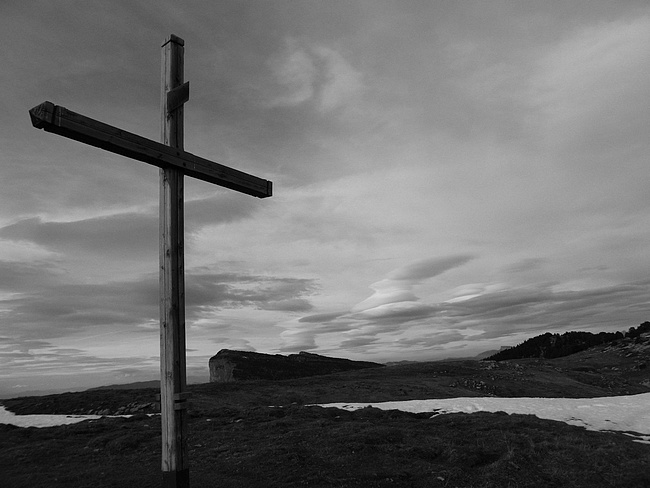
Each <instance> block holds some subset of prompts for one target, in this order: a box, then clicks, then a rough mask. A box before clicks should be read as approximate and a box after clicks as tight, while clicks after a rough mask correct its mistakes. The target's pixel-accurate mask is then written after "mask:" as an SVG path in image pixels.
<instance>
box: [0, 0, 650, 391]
mask: <svg viewBox="0 0 650 488" xmlns="http://www.w3.org/2000/svg"><path fill="white" fill-rule="evenodd" d="M0 32H1V34H0V36H1V37H2V49H1V50H0V61H1V63H2V69H1V70H0V80H1V81H2V86H3V91H2V94H0V100H1V102H2V111H1V112H0V126H1V127H2V130H1V131H0V138H1V140H0V148H1V149H0V199H1V200H0V300H1V301H0V366H1V367H0V393H3V392H6V391H10V392H16V393H19V392H21V391H25V390H33V389H43V388H49V387H52V388H80V387H86V386H95V385H99V384H107V383H118V382H129V381H139V380H146V379H153V378H155V377H156V375H157V372H158V364H159V339H158V169H157V168H155V167H152V166H149V165H147V164H144V163H141V162H137V161H133V160H129V159H126V158H123V157H120V156H116V155H113V154H111V153H108V152H106V151H102V150H99V149H95V148H92V147H90V146H85V145H83V144H80V143H78V142H75V141H72V140H69V139H66V138H63V137H60V136H57V135H53V134H49V133H45V132H44V131H39V130H36V129H34V128H32V126H31V123H30V119H29V116H28V110H29V109H30V108H32V107H34V106H35V105H38V104H39V103H41V102H43V101H45V100H50V101H52V102H54V103H55V104H57V105H62V106H64V107H66V108H68V109H70V110H73V111H75V112H78V113H81V114H84V115H86V116H89V117H92V118H95V119H99V120H101V121H103V122H105V123H108V124H111V125H114V126H118V127H120V128H122V129H125V130H128V131H131V132H134V133H136V134H139V135H142V136H144V137H148V138H151V139H154V140H158V139H159V137H160V129H159V118H160V116H159V112H160V107H159V100H160V52H161V44H162V43H163V41H164V40H165V38H166V37H167V36H168V35H169V34H172V33H173V34H175V35H177V36H179V37H181V38H183V39H184V40H185V78H186V80H189V81H190V86H191V89H190V101H189V102H188V103H187V104H186V106H185V148H186V150H187V151H189V152H192V153H194V154H197V155H199V156H202V157H205V158H208V159H211V160H213V161H217V162H219V163H221V164H225V165H227V166H231V167H234V168H237V169H240V170H242V171H246V172H248V173H252V174H254V175H256V176H259V177H262V178H265V179H269V180H272V181H273V182H274V193H275V194H274V196H273V197H272V198H269V199H256V198H254V197H250V196H247V195H243V194H239V193H237V192H234V191H232V190H227V189H223V188H220V187H217V186H214V185H210V184H208V183H205V182H201V181H197V180H191V179H189V178H186V193H185V198H186V247H187V250H186V290H187V307H186V310H187V345H188V374H189V375H190V376H202V377H204V378H205V379H207V361H208V359H209V357H210V356H212V355H214V354H215V353H216V352H217V351H219V350H220V349H222V348H231V349H246V350H255V351H259V352H267V353H285V354H286V353H293V352H298V351H302V350H304V351H311V352H316V353H321V354H326V355H332V356H339V357H348V358H353V359H362V360H371V361H380V362H383V361H396V360H428V359H442V358H445V357H460V356H472V355H475V354H477V353H479V352H482V351H485V350H490V349H498V348H499V347H501V346H507V345H515V344H517V343H519V342H521V341H523V340H525V339H526V338H529V337H532V336H535V335H538V334H540V333H544V332H560V333H561V332H565V331H568V330H591V331H602V330H607V331H613V330H626V329H628V328H629V327H631V326H636V325H638V324H639V323H641V322H644V321H645V320H650V295H649V292H650V276H649V275H648V270H649V269H650V194H649V192H648V183H649V182H650V178H649V173H648V171H649V170H648V154H650V138H648V135H647V131H648V127H650V111H649V110H648V90H649V89H650V6H648V2H647V1H646V0H637V1H626V0H621V1H617V2H611V1H608V0H589V1H587V0H584V1H582V0H572V1H565V0H557V1H547V2H535V1H521V2H520V1H518V2H507V1H505V0H503V1H498V0H494V1H485V0H474V1H471V0H467V1H463V0H459V1H451V0H436V1H430V0H427V1H425V0H420V1H416V0H407V1H399V2H398V1H387V0H355V1H353V2H351V1H347V0H346V1H327V2H323V1H317V0H313V1H310V0H305V1H300V2H295V1H288V0H287V1H284V0H276V1H257V2H252V1H251V2H243V1H240V0H224V1H219V2H214V1H195V2H184V3H182V4H181V3H178V2H171V1H160V0H155V1H154V0H147V1H141V2H130V1H112V2H99V1H85V2H73V1H64V0H61V1H57V2H45V1H33V2H24V1H17V0H16V1H12V0H9V1H3V2H2V4H1V6H0Z"/></svg>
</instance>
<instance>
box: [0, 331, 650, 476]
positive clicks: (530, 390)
mask: <svg viewBox="0 0 650 488" xmlns="http://www.w3.org/2000/svg"><path fill="white" fill-rule="evenodd" d="M649 361H650V338H649V337H647V335H646V334H641V335H639V336H637V337H627V338H623V339H619V340H617V341H616V342H609V343H604V344H600V345H598V346H595V347H590V348H588V349H585V350H583V351H580V352H577V353H575V354H571V355H568V356H563V357H558V358H553V359H545V358H539V357H537V358H523V359H509V360H502V361H491V360H488V361H486V360H482V361H478V360H464V361H436V362H423V363H406V364H398V365H392V366H385V367H380V368H370V369H362V370H357V371H347V372H341V373H335V374H327V375H320V376H312V377H308V378H296V379H289V380H259V379H258V380H241V381H235V382H228V383H206V384H200V385H191V386H189V387H188V389H189V391H190V392H191V394H192V399H191V406H190V410H189V415H190V423H189V430H190V432H189V446H190V448H189V449H190V459H191V468H190V469H191V480H192V486H193V487H199V488H200V487H211V486H228V487H265V488H266V487H294V486H312V487H335V486H336V487H389V486H391V487H425V486H426V487H436V486H441V487H442V486H448V487H451V486H458V487H504V486H518V487H533V486H540V487H542V486H543V487H552V486H556V487H563V486H574V487H595V486H617V487H618V486H620V487H630V488H631V487H635V488H636V487H642V486H650V475H649V474H648V473H650V446H649V445H646V444H639V443H635V442H633V441H632V440H631V439H630V438H629V437H627V436H625V435H623V434H620V433H610V432H592V431H587V430H585V429H583V428H580V427H575V426H570V425H567V424H565V423H562V422H557V421H552V420H543V419H539V418H537V417H535V416H532V415H518V414H512V415H507V414H504V413H484V412H481V413H474V414H447V415H440V416H437V417H434V418H431V415H430V414H412V413H405V412H400V411H396V410H392V411H382V410H379V409H377V408H372V407H370V408H365V409H361V410H358V411H356V412H346V411H343V410H338V409H333V408H321V407H315V406H310V405H311V404H315V403H334V402H369V403H373V402H382V401H391V400H393V401H394V400H411V399H412V400H416V399H431V398H454V397H481V396H482V397H485V396H496V397H567V398H589V397H602V396H616V395H633V394H638V393H647V392H650V368H648V367H646V365H647V364H648V362H649ZM156 393H157V391H156V389H153V388H145V389H131V390H128V389H94V390H88V391H85V392H79V393H66V394H62V395H48V396H42V397H24V398H15V399H9V400H3V401H2V403H3V404H4V406H5V407H6V408H7V409H9V410H11V411H13V412H16V413H23V414H27V413H65V414H71V413H76V414H88V413H92V414H98V413H99V414H100V415H109V414H124V413H131V414H133V416H132V417H130V418H111V417H104V418H102V419H99V420H95V421H85V422H82V423H79V424H75V425H68V426H60V427H51V428H43V429H36V428H16V427H12V426H2V425H0V430H2V434H1V435H0V470H1V471H2V472H3V476H4V479H5V480H7V483H9V484H6V485H5V486H8V487H14V488H20V487H27V486H29V487H36V488H38V487H46V486H47V487H64V486H66V487H67V486H75V487H80V488H81V487H93V488H97V487H109V486H116V487H117V486H139V487H157V486H160V467H159V462H160V461H159V456H160V425H159V421H158V419H157V418H155V417H150V416H147V415H144V414H147V413H155V412H156V405H155V395H156Z"/></svg>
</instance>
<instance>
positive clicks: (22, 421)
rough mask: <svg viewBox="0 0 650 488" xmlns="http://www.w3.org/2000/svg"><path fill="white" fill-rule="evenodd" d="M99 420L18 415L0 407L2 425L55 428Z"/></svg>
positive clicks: (85, 417) (76, 417)
mask: <svg viewBox="0 0 650 488" xmlns="http://www.w3.org/2000/svg"><path fill="white" fill-rule="evenodd" d="M99 418H101V415H16V414H15V413H12V412H9V411H7V410H6V409H5V407H3V406H2V405H0V424H11V425H16V426H18V427H54V426H57V425H67V424H76V423H77V422H82V421H84V420H94V419H99Z"/></svg>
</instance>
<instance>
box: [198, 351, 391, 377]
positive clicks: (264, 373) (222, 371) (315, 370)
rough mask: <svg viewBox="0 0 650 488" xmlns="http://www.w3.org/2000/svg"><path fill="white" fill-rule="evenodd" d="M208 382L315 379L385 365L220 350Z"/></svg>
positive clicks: (213, 361)
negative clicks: (315, 377)
mask: <svg viewBox="0 0 650 488" xmlns="http://www.w3.org/2000/svg"><path fill="white" fill-rule="evenodd" d="M209 366H210V382H212V383H228V382H231V381H241V380H258V379H264V380H285V379H293V378H303V377H306V376H318V375H323V374H330V373H339V372H342V371H351V370H357V369H365V368H381V367H383V366H384V365H383V364H379V363H371V362H366V361H352V360H350V359H339V358H331V357H327V356H321V355H319V354H311V353H308V352H300V353H298V354H290V355H288V356H283V355H281V354H262V353H259V352H249V351H232V350H230V349H222V350H221V351H219V352H218V353H217V355H216V356H213V357H211V358H210V362H209Z"/></svg>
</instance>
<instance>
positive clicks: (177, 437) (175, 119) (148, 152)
mask: <svg viewBox="0 0 650 488" xmlns="http://www.w3.org/2000/svg"><path fill="white" fill-rule="evenodd" d="M184 44H185V42H184V41H183V39H181V38H179V37H176V36H174V35H171V36H170V37H169V38H167V39H166V40H165V43H164V44H163V45H162V76H161V78H162V93H161V117H162V130H161V142H160V143H158V142H155V141H152V140H150V139H145V138H143V137H140V136H138V135H135V134H132V133H130V132H126V131H123V130H121V129H118V128H116V127H112V126H110V125H107V124H104V123H102V122H98V121H97V120H93V119H91V118H89V117H85V116H83V115H79V114H77V113H74V112H72V111H70V110H68V109H66V108H64V107H61V106H58V105H54V104H53V103H51V102H43V103H41V104H40V105H38V106H36V107H34V108H33V109H31V110H30V111H29V114H30V117H31V119H32V124H33V126H34V127H36V128H37V129H44V130H45V131H47V132H53V133H54V134H58V135H61V136H64V137H68V138H70V139H74V140H76V141H79V142H83V143H85V144H90V145H91V146H95V147H99V148H102V149H105V150H107V151H111V152H114V153H117V154H121V155H122V156H126V157H129V158H132V159H137V160H139V161H143V162H145V163H149V164H152V165H154V166H158V167H159V168H160V413H161V418H162V474H163V486H164V487H170V488H172V487H173V488H185V487H189V463H188V450H187V439H186V431H187V410H186V409H187V401H186V400H187V398H188V393H187V392H186V391H185V390H186V373H185V280H184V253H183V248H184V245H183V241H184V230H183V201H184V197H183V175H188V176H191V177H193V178H198V179H200V180H203V181H207V182H208V183H214V184H216V185H219V186H224V187H226V188H230V189H233V190H236V191H239V192H242V193H246V194H248V195H252V196H255V197H258V198H266V197H270V196H271V194H272V188H273V185H272V183H271V182H270V181H267V180H264V179H262V178H258V177H256V176H252V175H249V174H247V173H244V172H242V171H238V170H236V169H233V168H229V167H227V166H223V165H221V164H218V163H215V162H212V161H208V160H207V159H203V158H200V157H198V156H195V155H193V154H190V153H188V152H185V150H184V149H183V104H184V103H185V102H186V101H187V100H188V99H189V83H184V82H183V76H184V75H183V64H184V63H183V56H184Z"/></svg>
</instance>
